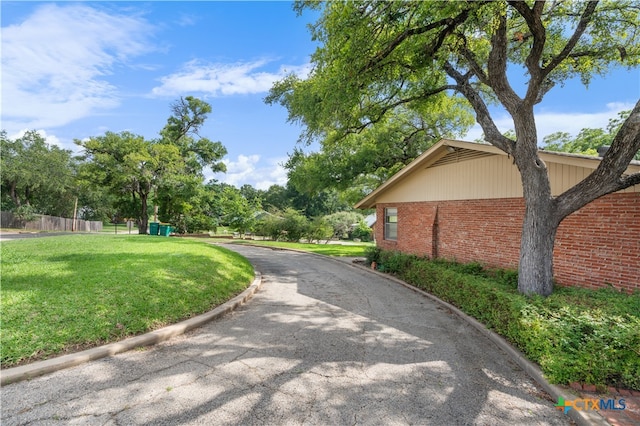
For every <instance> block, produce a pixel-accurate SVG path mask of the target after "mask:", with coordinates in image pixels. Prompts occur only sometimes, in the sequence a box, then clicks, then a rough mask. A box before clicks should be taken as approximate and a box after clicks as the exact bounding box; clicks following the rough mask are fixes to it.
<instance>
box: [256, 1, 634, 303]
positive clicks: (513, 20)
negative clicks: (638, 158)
mask: <svg viewBox="0 0 640 426" xmlns="http://www.w3.org/2000/svg"><path fill="white" fill-rule="evenodd" d="M296 7H297V8H298V9H299V10H300V11H301V10H303V9H304V8H306V7H310V8H318V9H321V17H320V18H319V20H318V22H317V23H316V24H315V26H314V27H313V37H314V39H315V40H317V41H318V42H319V43H320V47H318V49H317V50H316V52H315V53H314V55H313V57H312V61H313V71H312V73H311V75H310V77H309V78H308V79H306V80H299V79H296V78H295V77H288V78H286V79H285V80H283V81H281V82H279V83H277V84H276V85H275V86H274V88H273V89H272V92H271V94H270V98H269V100H270V101H271V102H280V103H281V104H283V105H284V106H286V107H287V108H288V110H289V115H290V119H291V120H294V121H300V122H302V123H303V124H304V125H305V126H306V129H305V131H306V133H307V135H308V136H312V137H320V138H322V137H323V136H325V135H327V134H328V132H331V131H338V132H342V133H343V134H349V133H351V132H354V131H355V132H357V131H360V130H362V129H364V128H367V127H369V126H372V125H375V123H376V122H377V121H379V120H380V119H381V117H383V116H384V115H385V114H388V113H390V112H392V111H394V110H395V109H396V108H399V107H403V108H410V109H411V108H420V110H422V111H424V110H425V109H428V105H429V102H433V101H437V100H438V98H439V97H441V96H443V95H444V94H445V93H446V94H448V95H450V96H456V97H460V98H462V99H464V100H465V101H466V102H467V105H468V106H469V108H470V109H471V110H472V111H473V113H474V114H475V116H476V121H477V122H478V123H479V124H480V126H481V127H482V130H483V131H484V135H485V139H486V140H487V141H488V142H489V143H491V144H493V145H495V146H496V147H498V148H500V149H501V150H503V151H504V152H506V153H507V154H509V155H510V156H511V158H513V161H514V162H515V164H516V166H517V167H518V169H519V171H520V174H521V177H522V185H523V190H524V199H525V203H526V209H525V217H524V224H523V229H522V240H521V247H520V264H519V278H518V289H519V291H520V292H522V293H525V294H532V293H537V294H541V295H548V294H550V293H551V292H552V291H553V247H554V241H555V235H556V231H557V229H558V226H559V224H560V222H561V221H562V220H563V219H564V218H565V217H567V216H568V215H569V214H571V213H572V212H575V211H576V210H578V209H580V208H581V207H583V206H585V205H586V204H588V203H589V202H591V201H593V200H595V199H596V198H598V197H601V196H603V195H606V194H609V193H612V192H615V191H618V190H621V189H624V188H627V187H629V186H632V185H636V184H638V183H640V174H633V175H626V174H625V170H626V169H627V166H628V165H629V163H630V161H631V160H632V159H633V157H634V155H635V154H636V152H637V151H638V149H640V102H638V103H637V104H636V105H635V107H634V108H633V109H632V111H631V113H630V114H629V117H628V118H627V119H626V120H625V122H624V123H623V124H622V126H620V129H619V130H618V132H617V133H616V135H615V137H614V138H613V141H612V144H611V148H610V149H609V151H608V152H607V153H606V155H605V156H604V158H603V159H602V161H601V163H600V165H599V166H598V168H597V169H596V170H595V171H594V172H593V173H592V174H591V175H589V176H588V177H587V178H586V179H585V180H583V181H582V182H580V183H579V184H578V185H576V186H574V187H573V188H570V189H569V190H567V191H566V192H564V193H563V194H560V195H558V196H552V194H551V187H550V184H549V176H548V173H547V168H546V165H545V164H544V162H543V161H542V160H541V159H540V157H539V155H538V134H537V127H536V119H535V114H534V107H535V105H536V104H538V103H540V102H541V101H542V100H543V98H544V96H545V95H546V94H547V93H548V92H549V91H550V90H552V89H554V88H555V87H556V86H561V85H562V83H563V82H564V81H566V80H567V79H571V78H576V77H578V78H580V79H582V81H583V82H584V83H585V84H588V83H589V81H590V79H591V78H592V76H593V75H596V74H599V75H604V74H606V72H607V71H608V70H609V69H610V68H611V67H613V66H618V65H619V66H626V67H636V66H638V64H639V63H640V35H639V34H640V33H639V31H640V28H639V26H640V17H639V10H640V6H639V5H638V3H637V2H634V1H611V2H604V1H603V2H597V1H589V2H583V1H575V2H573V1H552V2H545V1H536V2H533V1H508V2H505V1H498V2H490V1H455V2H445V1H421V2H404V1H402V2H399V1H394V2H391V1H332V2H326V3H320V2H317V1H303V2H299V3H297V5H296ZM521 75H524V76H525V80H526V81H525V83H524V84H523V85H521V87H518V86H517V84H515V82H516V79H513V76H517V77H518V79H521ZM492 103H494V104H497V105H498V106H501V107H503V108H504V110H506V112H507V113H508V114H509V115H510V116H511V117H512V120H513V127H514V130H515V138H510V137H507V136H504V135H503V134H502V132H501V131H500V130H499V129H498V127H497V125H496V123H495V121H494V118H493V117H492V114H491V112H490V109H489V105H490V104H492Z"/></svg>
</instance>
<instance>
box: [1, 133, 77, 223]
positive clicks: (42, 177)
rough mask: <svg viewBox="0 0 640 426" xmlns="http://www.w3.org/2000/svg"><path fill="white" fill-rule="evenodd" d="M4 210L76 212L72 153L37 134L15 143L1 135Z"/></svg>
mask: <svg viewBox="0 0 640 426" xmlns="http://www.w3.org/2000/svg"><path fill="white" fill-rule="evenodd" d="M0 152H1V153H2V155H1V156H0V177H1V181H2V207H3V209H5V208H7V209H15V208H19V207H21V206H25V205H27V206H31V208H32V209H33V211H34V212H37V213H41V214H48V215H54V216H63V215H67V216H69V215H70V214H72V213H73V206H74V198H75V197H76V196H77V190H76V185H75V181H74V175H75V172H74V171H75V167H76V161H75V159H74V158H73V156H72V153H71V151H69V150H65V149H61V148H59V147H57V146H55V145H49V144H47V143H46V141H45V140H44V138H43V137H42V136H41V135H40V134H39V133H38V132H36V131H29V132H26V133H25V134H24V135H23V136H21V137H19V138H17V139H15V140H11V139H10V138H9V137H8V136H7V134H6V132H5V131H4V130H3V131H2V132H0Z"/></svg>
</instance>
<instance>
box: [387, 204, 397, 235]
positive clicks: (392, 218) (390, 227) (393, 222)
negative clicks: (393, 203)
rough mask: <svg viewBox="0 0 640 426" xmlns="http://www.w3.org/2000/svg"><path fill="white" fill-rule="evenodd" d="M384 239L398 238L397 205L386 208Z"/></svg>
mask: <svg viewBox="0 0 640 426" xmlns="http://www.w3.org/2000/svg"><path fill="white" fill-rule="evenodd" d="M384 239H385V240H393V241H395V240H397V239H398V209H397V208H395V207H387V208H386V209H384Z"/></svg>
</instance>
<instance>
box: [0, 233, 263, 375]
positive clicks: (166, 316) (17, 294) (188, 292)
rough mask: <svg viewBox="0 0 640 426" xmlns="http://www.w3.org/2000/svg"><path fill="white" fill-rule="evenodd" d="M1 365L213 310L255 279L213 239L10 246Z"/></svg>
mask: <svg viewBox="0 0 640 426" xmlns="http://www.w3.org/2000/svg"><path fill="white" fill-rule="evenodd" d="M0 255H1V257H0V259H1V263H0V266H1V268H2V269H1V272H2V288H1V290H0V291H1V296H2V299H1V300H0V315H1V318H2V334H1V335H0V344H1V348H2V358H1V366H2V367H3V368H6V367H12V366H16V365H20V364H24V363H27V362H31V361H34V360H41V359H46V358H48V357H51V356H55V355H59V354H62V353H65V352H70V351H75V350H78V349H84V348H88V347H92V346H97V345H100V344H103V343H106V342H110V341H114V340H119V339H122V338H124V337H127V336H132V335H137V334H141V333H144V332H147V331H150V330H153V329H157V328H159V327H162V326H165V325H167V324H171V323H175V322H178V321H180V320H183V319H186V318H188V317H191V316H194V315H196V314H200V313H203V312H206V311H208V310H210V309H212V308H213V307H215V306H217V305H219V304H222V303H224V302H225V301H227V300H229V299H231V298H232V297H233V296H235V295H237V294H239V293H240V292H242V291H243V290H244V289H245V288H246V287H247V286H248V285H249V284H250V282H251V280H252V278H253V268H252V267H251V265H250V264H249V263H248V262H247V260H246V259H244V258H243V257H241V256H239V255H238V254H236V253H233V252H231V251H229V250H226V249H224V248H221V247H216V246H212V245H210V244H206V243H203V242H198V241H193V240H187V239H177V238H164V237H150V236H138V235H135V236H134V235H132V236H128V235H117V236H116V235H97V234H94V235H86V234H85V235H71V236H60V237H49V238H38V239H25V240H18V241H11V242H6V243H3V244H2V245H1V247H0Z"/></svg>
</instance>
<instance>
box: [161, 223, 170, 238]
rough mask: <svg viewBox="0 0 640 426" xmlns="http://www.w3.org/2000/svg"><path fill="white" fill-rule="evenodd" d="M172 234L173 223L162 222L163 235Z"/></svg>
mask: <svg viewBox="0 0 640 426" xmlns="http://www.w3.org/2000/svg"><path fill="white" fill-rule="evenodd" d="M169 234H171V225H166V224H162V223H161V224H160V235H161V236H163V237H168V236H169Z"/></svg>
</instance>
